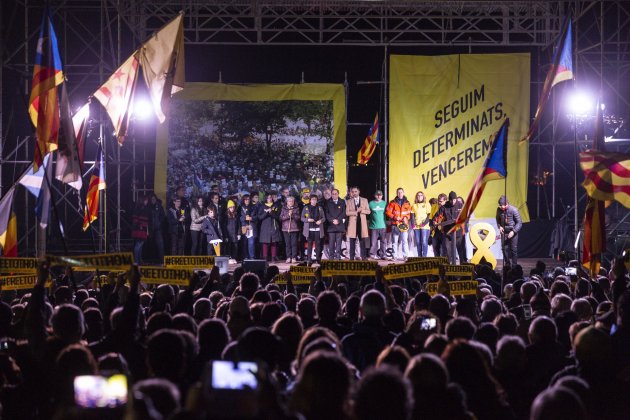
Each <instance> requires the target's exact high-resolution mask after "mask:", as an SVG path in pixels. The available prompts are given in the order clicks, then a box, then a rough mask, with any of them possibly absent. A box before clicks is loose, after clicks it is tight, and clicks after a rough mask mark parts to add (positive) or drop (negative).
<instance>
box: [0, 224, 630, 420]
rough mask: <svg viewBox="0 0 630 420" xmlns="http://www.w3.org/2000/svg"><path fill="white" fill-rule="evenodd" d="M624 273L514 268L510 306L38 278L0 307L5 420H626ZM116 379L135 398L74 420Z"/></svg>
mask: <svg viewBox="0 0 630 420" xmlns="http://www.w3.org/2000/svg"><path fill="white" fill-rule="evenodd" d="M309 218H313V219H314V220H320V219H319V218H318V217H317V216H314V217H309ZM312 223H314V222H309V226H310V225H311V224H312ZM309 229H310V228H309ZM309 232H310V231H309ZM316 236H317V235H313V237H316ZM309 238H310V236H309ZM627 263H628V261H627V258H626V261H624V260H623V259H622V258H619V259H617V260H616V261H614V265H613V267H612V269H611V270H609V271H606V270H602V272H601V273H600V275H598V276H595V277H590V276H588V275H587V274H586V273H584V272H583V271H581V269H580V267H575V268H576V272H577V275H567V274H566V273H567V270H565V268H563V267H556V268H554V269H552V270H548V269H547V267H545V265H544V264H542V263H539V264H538V265H537V266H536V268H534V269H533V270H532V271H531V272H530V273H528V274H527V275H526V274H525V273H523V271H522V268H521V267H520V266H519V265H515V266H513V267H512V268H511V270H510V271H509V272H508V273H507V276H506V278H505V279H503V280H504V283H505V288H504V289H503V290H501V289H500V288H499V289H497V288H496V287H492V285H493V284H497V282H496V277H497V276H498V274H497V273H495V272H494V271H493V270H492V269H491V268H490V267H489V266H485V265H480V266H477V267H476V277H477V282H478V290H477V294H476V295H474V296H468V297H454V296H449V295H443V294H436V295H429V294H428V293H427V292H425V291H424V290H425V289H424V284H425V281H426V280H427V279H426V278H410V279H404V280H397V281H393V282H387V281H385V280H384V278H383V274H382V271H380V269H378V270H377V271H376V274H375V275H374V276H364V277H334V278H322V277H321V273H320V272H319V270H317V271H316V276H315V278H314V279H313V281H312V282H311V283H310V285H294V284H293V282H292V280H291V274H290V273H289V272H287V273H283V274H279V273H278V267H277V266H275V265H271V266H269V268H268V269H267V270H266V272H265V273H264V275H263V276H262V277H259V276H258V275H256V274H253V273H249V272H247V273H246V272H244V271H243V269H242V268H238V269H237V270H235V271H234V272H233V273H232V274H224V275H220V274H219V271H218V268H217V267H214V268H213V269H212V270H210V271H209V273H208V274H206V273H204V272H203V271H200V272H197V273H195V274H193V275H192V277H191V278H190V282H189V285H188V286H181V287H176V286H171V285H168V284H161V285H159V286H155V285H146V284H144V283H143V279H142V277H141V275H140V271H139V270H138V268H137V267H136V266H133V267H131V268H130V270H129V271H128V272H127V273H125V274H117V273H110V274H109V275H102V276H97V275H92V276H88V277H87V278H86V279H85V280H83V281H78V280H77V278H78V277H77V276H76V274H78V273H76V274H75V273H73V272H72V270H71V269H69V268H66V269H65V271H64V272H63V273H61V272H57V271H54V270H58V269H59V268H52V267H49V265H48V264H49V263H48V262H46V261H44V262H42V263H41V264H40V267H39V269H38V275H37V283H36V285H35V286H34V288H33V289H32V290H27V291H20V292H19V293H18V292H16V291H2V294H1V298H2V299H1V300H2V302H0V360H1V361H2V363H1V364H0V367H1V373H2V375H0V378H1V379H2V388H1V392H0V403H1V406H2V413H1V416H2V418H7V419H21V418H24V419H35V418H37V419H49V418H58V419H73V418H76V419H86V418H88V419H89V418H123V416H127V417H126V418H134V419H202V418H267V419H284V418H287V419H289V418H291V419H302V418H303V419H326V420H328V419H357V420H362V419H379V420H380V419H480V420H485V419H501V420H504V419H527V418H529V419H532V420H539V419H540V420H542V419H550V420H551V419H553V420H556V419H571V420H574V419H577V420H580V419H627V418H630V401H629V400H628V398H627V396H628V395H630V394H629V392H630V389H629V386H630V330H629V327H630V291H629V289H628V286H629V285H628V281H629V277H628V272H627V267H626V264H627ZM575 265H577V262H575V264H574V266H575ZM50 278H52V282H50V283H49V279H50ZM493 279H494V280H493ZM279 280H283V281H279ZM284 283H286V285H285V284H284ZM220 361H223V362H224V363H221V362H220ZM225 362H227V363H225ZM112 374H115V375H118V376H117V377H120V376H121V375H122V376H123V377H124V378H126V379H127V382H128V384H129V390H128V393H127V392H125V394H124V395H119V396H118V397H117V399H116V400H115V403H113V404H112V405H113V407H102V408H98V409H97V408H93V407H80V406H79V404H80V403H83V402H85V400H86V399H85V397H83V399H79V397H78V396H77V386H78V384H80V383H84V382H85V381H84V380H83V378H85V377H86V376H88V375H92V376H89V377H94V376H99V375H100V376H103V377H108V375H112ZM77 378H78V379H77ZM90 393H91V394H97V393H98V390H97V389H92V390H90ZM91 394H90V395H91ZM125 400H126V402H125ZM88 401H89V399H88ZM94 401H98V399H97V398H96V397H95V399H94ZM117 404H120V405H117Z"/></svg>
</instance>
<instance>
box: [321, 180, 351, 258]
mask: <svg viewBox="0 0 630 420" xmlns="http://www.w3.org/2000/svg"><path fill="white" fill-rule="evenodd" d="M331 194H332V195H331V198H330V200H327V201H326V202H325V203H324V212H325V213H326V222H328V228H327V232H328V249H329V251H328V256H329V257H330V259H331V260H340V259H341V241H342V239H343V234H344V233H345V232H346V224H345V222H346V202H345V201H344V200H342V199H341V198H340V197H339V190H338V189H336V188H335V189H333V190H332V193H331Z"/></svg>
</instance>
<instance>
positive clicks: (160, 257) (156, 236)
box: [149, 194, 166, 264]
mask: <svg viewBox="0 0 630 420" xmlns="http://www.w3.org/2000/svg"><path fill="white" fill-rule="evenodd" d="M149 208H150V210H151V222H150V225H149V240H151V241H153V244H154V245H155V249H156V254H157V255H156V257H157V261H158V263H160V264H161V263H162V262H163V261H164V232H163V228H164V222H165V221H166V214H165V213H164V207H162V201H161V200H160V199H159V198H157V195H155V194H151V203H150V205H149Z"/></svg>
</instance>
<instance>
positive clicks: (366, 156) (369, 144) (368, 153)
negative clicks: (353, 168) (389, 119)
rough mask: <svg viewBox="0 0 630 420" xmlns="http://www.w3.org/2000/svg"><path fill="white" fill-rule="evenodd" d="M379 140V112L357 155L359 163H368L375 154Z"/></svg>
mask: <svg viewBox="0 0 630 420" xmlns="http://www.w3.org/2000/svg"><path fill="white" fill-rule="evenodd" d="M379 141H380V136H379V130H378V114H376V117H374V123H373V124H372V126H371V127H370V131H368V135H367V137H366V138H365V141H364V142H363V146H361V149H360V150H359V153H358V155H357V163H358V164H359V165H367V163H368V161H369V160H370V158H371V157H372V155H373V154H374V151H375V150H376V146H377V145H378V144H379Z"/></svg>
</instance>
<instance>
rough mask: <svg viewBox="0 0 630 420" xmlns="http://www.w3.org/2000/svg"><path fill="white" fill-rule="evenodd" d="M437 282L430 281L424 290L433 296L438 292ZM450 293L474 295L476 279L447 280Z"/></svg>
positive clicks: (475, 292)
mask: <svg viewBox="0 0 630 420" xmlns="http://www.w3.org/2000/svg"><path fill="white" fill-rule="evenodd" d="M438 284H439V283H438V282H431V283H427V284H426V285H425V291H426V292H427V293H428V294H430V295H431V296H434V295H436V294H437V293H438ZM447 284H448V289H449V290H450V294H451V295H464V296H465V295H474V294H477V284H478V283H477V281H476V280H464V281H449V282H447Z"/></svg>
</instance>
